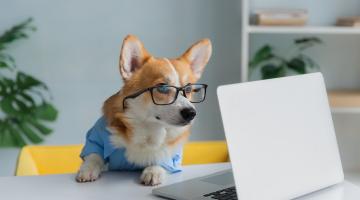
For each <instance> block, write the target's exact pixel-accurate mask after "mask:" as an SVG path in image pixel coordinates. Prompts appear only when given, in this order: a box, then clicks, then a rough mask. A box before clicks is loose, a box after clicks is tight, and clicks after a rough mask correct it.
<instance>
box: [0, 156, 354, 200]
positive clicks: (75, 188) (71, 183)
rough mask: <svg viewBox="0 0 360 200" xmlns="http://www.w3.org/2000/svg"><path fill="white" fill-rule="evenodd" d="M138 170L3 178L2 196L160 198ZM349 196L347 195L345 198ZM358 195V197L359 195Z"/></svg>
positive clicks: (194, 171) (175, 178)
mask: <svg viewBox="0 0 360 200" xmlns="http://www.w3.org/2000/svg"><path fill="white" fill-rule="evenodd" d="M229 168H230V164H229V163H223V164H209V165H193V166H186V167H184V170H183V172H181V173H177V174H174V175H169V176H168V177H167V180H166V182H165V184H171V183H175V182H179V181H183V180H187V179H190V178H194V177H198V176H204V175H208V174H210V173H214V172H217V171H221V170H225V169H229ZM139 175H140V174H139V173H137V172H107V173H104V174H103V175H102V177H101V178H100V179H99V180H97V181H95V182H92V183H77V182H75V175H74V174H65V175H51V176H22V177H2V178H0V199H1V200H7V199H9V200H10V199H11V200H24V199H26V200H50V199H51V200H52V199H56V200H57V199H59V200H60V199H61V200H64V199H65V200H72V199H74V200H81V199H84V200H93V199H94V200H95V199H96V200H107V199H109V200H114V199H115V200H116V199H119V200H124V199H130V200H132V199H136V200H142V199H158V198H157V197H154V196H152V195H151V190H152V189H153V188H154V187H147V186H142V185H140V184H139V183H138V179H139ZM358 195H360V189H359V188H358V187H357V186H354V185H353V184H351V183H349V182H344V183H343V184H340V185H337V186H335V187H332V188H328V189H325V190H323V191H320V192H317V193H315V194H312V195H308V196H307V197H306V198H301V200H342V199H346V200H350V199H351V200H352V198H351V197H352V196H353V197H355V198H354V200H359V196H358ZM343 197H346V198H343ZM356 197H357V198H356Z"/></svg>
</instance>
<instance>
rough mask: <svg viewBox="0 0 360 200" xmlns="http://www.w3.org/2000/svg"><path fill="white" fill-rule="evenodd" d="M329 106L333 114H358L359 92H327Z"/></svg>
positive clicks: (359, 107)
mask: <svg viewBox="0 0 360 200" xmlns="http://www.w3.org/2000/svg"><path fill="white" fill-rule="evenodd" d="M328 97H329V104H330V106H331V109H332V111H333V112H356V113H360V91H359V90H337V91H336V90H334V91H328Z"/></svg>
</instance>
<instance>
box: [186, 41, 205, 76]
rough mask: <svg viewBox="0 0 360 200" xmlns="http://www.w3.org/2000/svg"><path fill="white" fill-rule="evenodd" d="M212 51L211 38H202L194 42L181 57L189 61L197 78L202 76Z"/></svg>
mask: <svg viewBox="0 0 360 200" xmlns="http://www.w3.org/2000/svg"><path fill="white" fill-rule="evenodd" d="M211 52H212V47H211V41H210V40H209V39H202V40H200V41H198V42H196V43H195V44H193V45H192V46H191V47H190V48H189V49H188V50H186V52H185V53H184V54H183V55H182V56H181V58H183V59H185V60H186V61H187V62H188V63H189V65H190V67H191V70H192V71H193V73H194V75H195V78H196V79H199V78H200V77H201V74H202V72H203V71H204V68H205V65H206V64H207V63H208V61H209V59H210V56H211Z"/></svg>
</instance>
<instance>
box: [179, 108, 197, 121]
mask: <svg viewBox="0 0 360 200" xmlns="http://www.w3.org/2000/svg"><path fill="white" fill-rule="evenodd" d="M180 114H181V116H182V118H183V119H184V120H185V121H187V122H190V121H191V120H193V119H194V117H195V115H196V110H195V109H194V108H184V109H182V110H181V111H180Z"/></svg>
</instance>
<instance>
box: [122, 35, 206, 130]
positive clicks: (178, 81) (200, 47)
mask: <svg viewBox="0 0 360 200" xmlns="http://www.w3.org/2000/svg"><path fill="white" fill-rule="evenodd" d="M211 51H212V49H211V43H210V40H208V39H202V40H200V41H199V42H197V43H195V44H193V45H192V46H191V47H190V48H189V49H188V50H187V51H186V52H185V53H184V54H183V55H182V56H180V57H178V58H175V59H167V58H156V57H153V56H152V55H150V54H149V53H148V51H147V50H146V49H145V48H144V45H143V43H142V42H141V41H140V40H139V39H138V38H137V37H135V36H132V35H129V36H127V37H126V38H125V39H124V42H123V45H122V48H121V53H120V73H121V76H122V78H123V80H124V87H123V88H122V89H121V91H120V93H119V95H120V96H121V102H119V101H117V102H116V104H121V106H122V107H123V108H122V109H123V110H122V112H123V113H125V114H126V116H127V117H129V118H136V119H139V120H141V121H143V122H154V123H161V124H162V125H164V126H166V127H172V126H177V127H179V126H186V125H188V124H190V123H191V122H192V120H193V118H194V117H195V115H196V110H195V107H194V105H193V104H192V103H191V98H192V97H191V95H186V93H185V96H186V97H185V96H184V92H185V91H184V90H180V91H179V93H178V94H177V96H176V98H174V99H176V100H174V102H171V100H169V98H170V99H172V98H173V96H174V94H175V93H174V92H175V91H176V90H177V89H176V87H177V88H181V87H184V86H186V85H187V84H191V83H195V82H196V81H197V80H198V79H199V78H200V77H201V74H202V72H203V71H204V68H205V65H206V64H207V62H208V61H209V58H210V56H211ZM162 86H175V87H162ZM152 87H156V88H153V89H151V88H152ZM149 88H150V89H149ZM171 92H172V93H171ZM134 94H135V95H134ZM168 94H172V96H171V95H170V96H171V97H169V95H168ZM168 103H169V104H168ZM159 104H161V105H159ZM164 104H167V105H164ZM118 106H120V105H118Z"/></svg>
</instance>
